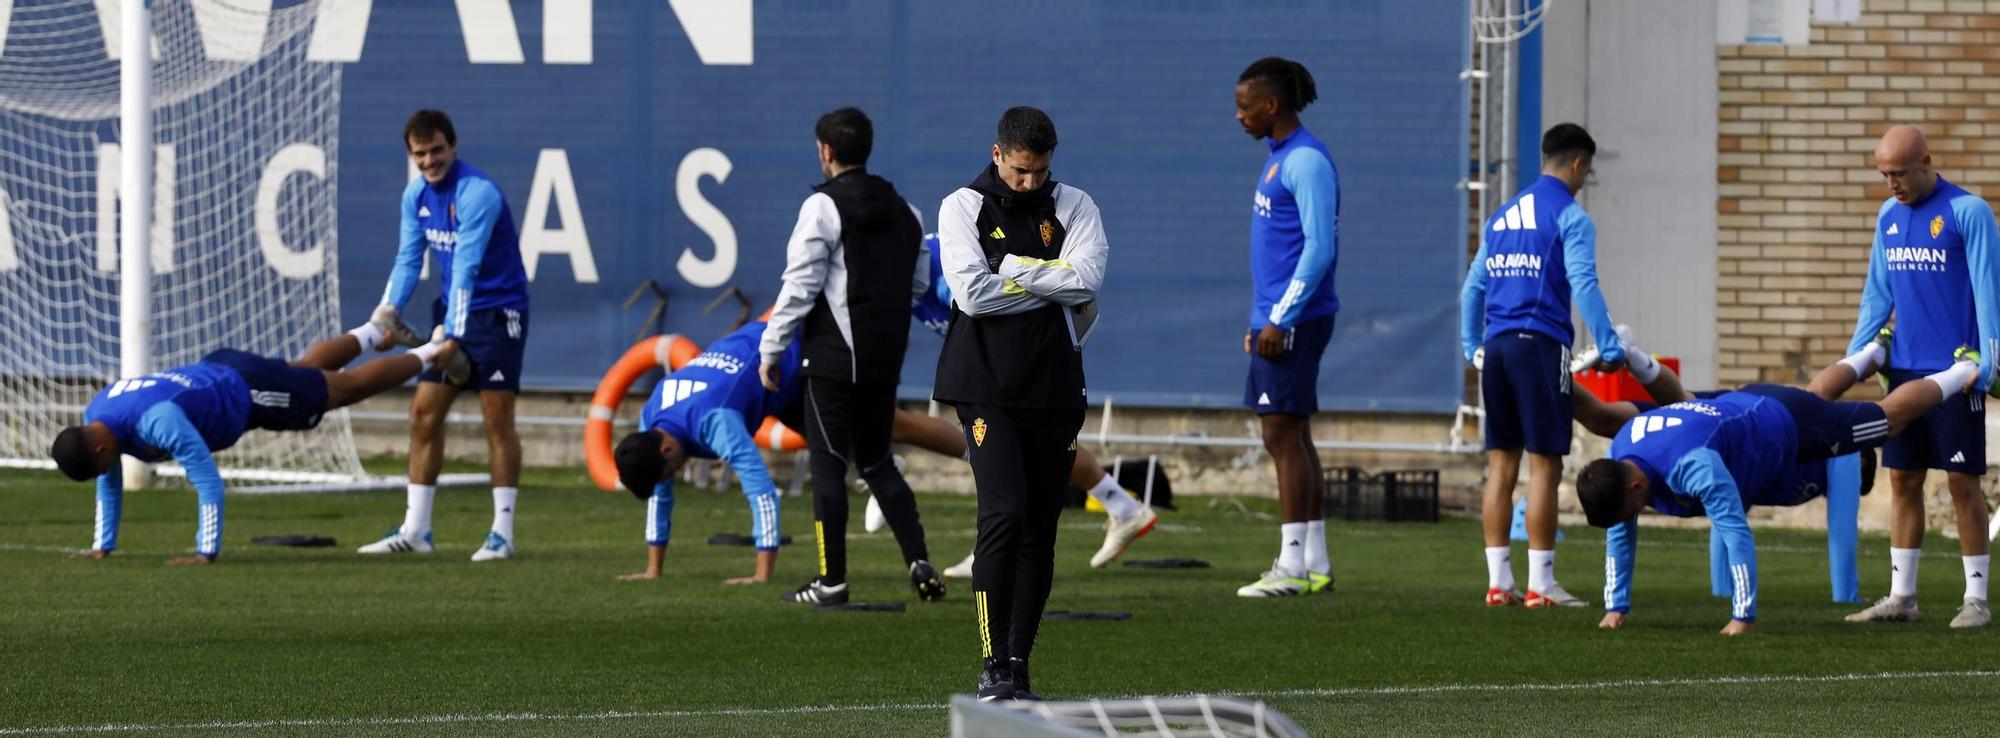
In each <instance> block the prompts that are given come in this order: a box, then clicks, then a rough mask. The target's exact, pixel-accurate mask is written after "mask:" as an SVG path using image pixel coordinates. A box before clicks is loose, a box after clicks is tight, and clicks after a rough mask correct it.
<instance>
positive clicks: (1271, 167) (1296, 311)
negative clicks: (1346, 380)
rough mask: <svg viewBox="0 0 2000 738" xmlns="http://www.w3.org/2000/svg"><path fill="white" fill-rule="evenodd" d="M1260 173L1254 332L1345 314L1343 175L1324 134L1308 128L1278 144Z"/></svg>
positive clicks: (1253, 222)
mask: <svg viewBox="0 0 2000 738" xmlns="http://www.w3.org/2000/svg"><path fill="white" fill-rule="evenodd" d="M1269 143H1270V146H1271V158H1269V159H1266V160H1265V161H1264V166H1263V168H1261V169H1259V170H1257V191H1256V195H1255V198H1254V200H1253V202H1252V212H1251V215H1250V278H1251V283H1252V295H1251V305H1250V329H1251V330H1260V329H1262V328H1263V327H1264V326H1265V325H1275V326H1277V327H1279V328H1285V329H1289V328H1291V327H1292V326H1295V325H1298V323H1299V321H1302V320H1311V319H1313V318H1323V317H1326V316H1328V315H1333V314H1334V313H1337V312H1339V311H1340V298H1338V297H1336V296H1335V295H1334V291H1333V282H1334V279H1333V275H1334V271H1335V267H1336V266H1337V265H1338V263H1339V261H1340V259H1339V255H1340V174H1339V172H1338V171H1336V170H1335V169H1334V166H1333V156H1332V155H1331V154H1328V153H1327V151H1326V145H1325V144H1322V143H1320V140H1319V138H1318V137H1316V136H1314V135H1313V134H1312V131H1308V130H1306V129H1305V128H1303V127H1301V128H1299V129H1298V130H1296V131H1293V132H1292V135H1289V136H1286V137H1285V138H1284V140H1281V141H1280V140H1272V141H1270V142H1269Z"/></svg>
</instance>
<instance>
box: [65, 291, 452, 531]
mask: <svg viewBox="0 0 2000 738" xmlns="http://www.w3.org/2000/svg"><path fill="white" fill-rule="evenodd" d="M385 328H386V329H387V330H385ZM397 343H405V344H410V343H416V340H415V334H414V333H412V332H411V331H410V330H409V327H408V326H404V325H401V324H400V323H388V324H380V323H370V324H368V325H364V326H361V327H360V328H356V329H354V330H352V331H349V332H347V333H346V334H344V335H341V336H337V337H335V338H331V339H328V340H325V341H321V342H319V343H318V344H315V345H314V346H313V347H312V348H310V349H307V350H306V354H305V356H302V357H300V358H299V359H298V360H297V361H293V362H291V363H289V364H287V363H286V362H285V361H284V360H282V359H272V358H266V357H263V356H258V355H256V354H251V353H246V352H243V351H236V350H233V349H218V350H216V351H213V352H211V353H209V354H208V355H207V356H204V357H202V359H201V361H199V362H197V363H194V364H189V365H187V366H183V367H179V368H176V369H168V370H166V371H162V372H157V373H154V374H148V375H145V376H142V377H133V378H131V379H121V380H119V381H117V382H114V383H112V384H111V386H109V387H106V388H104V389H103V390H102V391H100V392H98V393H97V396H96V397H93V398H91V400H90V405H89V406H87V407H85V408H84V411H83V424H82V425H73V426H70V427H68V428H64V429H63V430H62V432H61V433H58V434H56V440H55V443H54V444H52V445H51V446H50V447H49V456H51V457H54V458H55V461H56V467H57V468H59V469H61V470H62V473H63V474H64V475H65V476H68V477H69V478H70V479H74V480H77V481H79V482H80V481H83V480H85V479H89V478H91V477H97V534H96V537H95V539H94V540H93V541H92V543H91V545H90V550H89V551H88V552H86V553H85V554H84V556H86V557H88V558H93V559H101V558H104V557H106V556H110V555H111V552H112V551H115V550H117V548H118V520H119V516H120V512H121V510H122V507H123V504H124V499H125V495H124V487H123V483H124V482H123V478H122V476H121V472H120V470H119V468H118V455H119V454H125V455H128V456H131V457H133V458H135V459H138V460H140V461H145V462H155V461H161V460H164V459H166V458H167V457H169V456H171V457H173V459H174V461H177V462H179V463H180V465H181V468H182V469H185V470H186V471H187V478H188V482H189V483H191V484H193V485H194V488H195V497H196V500H197V506H198V507H197V509H198V510H199V515H198V520H199V521H200V527H199V528H198V530H197V531H196V533H195V555H194V556H186V557H181V558H176V559H173V560H171V561H168V562H167V563H169V564H175V565H199V564H208V563H212V562H214V561H215V557H216V555H218V554H220V553H221V552H222V475H221V474H220V473H219V472H217V471H216V468H215V460H214V458H212V456H211V455H212V454H213V453H214V452H216V451H221V450H223V449H226V448H229V447H230V446H233V445H235V444H236V439H238V438H240V437H242V436H243V433H244V431H247V430H251V429H255V428H263V429H266V430H274V431H298V430H309V429H311V428H313V427H315V426H318V425H319V420H320V417H321V416H322V415H323V414H325V413H326V412H327V411H329V410H333V409H335V408H342V407H346V406H348V405H352V404H354V403H356V402H360V401H362V400H364V399H367V398H369V397H372V396H374V395H376V394H379V393H381V392H383V391H386V390H388V389H390V388H393V387H399V386H402V384H403V383H404V382H407V381H409V380H410V378H411V377H414V376H417V374H418V373H421V372H425V371H429V370H430V369H431V368H432V367H433V366H447V367H449V368H450V369H449V371H454V372H463V371H465V370H466V368H465V367H464V366H463V362H464V357H463V356H462V355H460V354H459V353H458V352H457V349H456V348H455V345H454V344H452V343H450V342H445V343H431V344H421V345H418V346H416V347H415V348H412V349H410V350H409V351H408V352H406V353H404V354H402V355H399V356H392V357H386V358H382V359H378V360H376V361H371V362H368V363H366V364H363V365H361V367H360V368H358V369H355V370H354V371H340V368H341V367H343V366H346V365H347V363H348V362H350V361H353V360H354V359H355V357H357V356H359V355H361V353H362V351H363V350H364V349H373V350H375V351H385V350H388V349H390V348H392V347H394V346H395V345H396V344H397Z"/></svg>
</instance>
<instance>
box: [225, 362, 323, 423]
mask: <svg viewBox="0 0 2000 738" xmlns="http://www.w3.org/2000/svg"><path fill="white" fill-rule="evenodd" d="M201 363H203V364H215V365H218V366H226V367H229V368H230V369H232V370H234V371H235V372H236V374H237V375H238V376H241V377H243V383H244V384H247V385H250V425H249V427H251V428H263V429H265V430H275V431H295V430H308V429H311V428H314V427H317V426H318V425H319V419H320V416H321V415H325V414H326V403H327V392H326V372H323V371H320V370H319V369H315V368H313V367H308V366H292V365H291V363H289V362H286V361H285V360H283V359H273V358H270V357H268V356H258V355H256V354H253V353H250V352H247V351H237V350H235V349H217V350H215V351H211V352H209V354H208V355H207V356H203V357H201Z"/></svg>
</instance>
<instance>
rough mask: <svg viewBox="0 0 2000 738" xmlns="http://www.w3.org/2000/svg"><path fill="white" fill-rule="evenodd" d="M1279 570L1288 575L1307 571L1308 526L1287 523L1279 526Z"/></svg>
mask: <svg viewBox="0 0 2000 738" xmlns="http://www.w3.org/2000/svg"><path fill="white" fill-rule="evenodd" d="M1278 568H1279V569H1282V570H1284V571H1285V572H1286V573H1288V574H1299V573H1302V572H1304V571H1305V570H1306V524H1305V523H1285V524H1283V525H1280V526H1278Z"/></svg>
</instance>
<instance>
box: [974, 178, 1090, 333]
mask: <svg viewBox="0 0 2000 738" xmlns="http://www.w3.org/2000/svg"><path fill="white" fill-rule="evenodd" d="M1056 217H1057V218H1060V219H1061V220H1062V224H1063V228H1064V229H1065V230H1066V231H1067V234H1066V235H1065V236H1064V238H1063V251H1062V257H1061V258H1058V259H1048V260H1043V259H1031V258H1028V257H1025V256H1018V255H1015V256H1009V257H1007V258H1006V259H1004V260H1002V261H1001V262H1000V276H1002V277H1004V278H1006V279H1009V280H1013V282H1014V283H1015V284H1018V285H1020V286H1021V287H1022V288H1023V289H1026V290H1027V291H1028V292H1029V293H1030V294H1034V295H1038V296H1040V297H1044V298H1047V299H1048V300H1050V301H1051V302H1058V303H1062V304H1064V305H1082V304H1085V303H1088V302H1091V301H1094V300H1096V299H1097V290H1098V288H1099V287H1102V286H1103V285H1104V264H1105V260H1106V259H1108V258H1109V257H1110V253H1111V250H1110V245H1109V244H1108V243H1107V242H1106V241H1105V239H1104V222H1103V220H1102V219H1100V218H1099V217H1098V214H1097V203H1096V202H1093V201H1092V200H1091V199H1090V195H1088V194H1085V193H1084V191H1083V190H1079V189H1077V188H1075V187H1070V186H1068V185H1059V186H1058V189H1057V190H1056Z"/></svg>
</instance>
